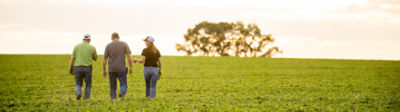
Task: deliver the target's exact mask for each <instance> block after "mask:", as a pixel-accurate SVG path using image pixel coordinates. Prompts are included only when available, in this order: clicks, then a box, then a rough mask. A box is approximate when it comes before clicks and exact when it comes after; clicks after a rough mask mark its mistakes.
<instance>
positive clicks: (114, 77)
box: [108, 72, 128, 99]
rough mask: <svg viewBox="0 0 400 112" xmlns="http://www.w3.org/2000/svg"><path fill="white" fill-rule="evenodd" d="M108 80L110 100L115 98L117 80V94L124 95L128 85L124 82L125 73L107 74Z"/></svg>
mask: <svg viewBox="0 0 400 112" xmlns="http://www.w3.org/2000/svg"><path fill="white" fill-rule="evenodd" d="M108 74H109V80H110V96H111V99H115V98H117V93H116V91H117V79H118V80H119V87H120V92H119V94H123V95H125V94H126V91H127V89H128V85H127V82H126V72H108Z"/></svg>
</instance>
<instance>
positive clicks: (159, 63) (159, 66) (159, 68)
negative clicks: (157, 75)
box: [157, 57, 161, 72]
mask: <svg viewBox="0 0 400 112" xmlns="http://www.w3.org/2000/svg"><path fill="white" fill-rule="evenodd" d="M157 62H158V71H159V72H161V57H159V58H158V61H157Z"/></svg>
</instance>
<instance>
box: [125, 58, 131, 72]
mask: <svg viewBox="0 0 400 112" xmlns="http://www.w3.org/2000/svg"><path fill="white" fill-rule="evenodd" d="M126 57H127V58H128V63H129V74H132V58H131V55H130V54H126Z"/></svg>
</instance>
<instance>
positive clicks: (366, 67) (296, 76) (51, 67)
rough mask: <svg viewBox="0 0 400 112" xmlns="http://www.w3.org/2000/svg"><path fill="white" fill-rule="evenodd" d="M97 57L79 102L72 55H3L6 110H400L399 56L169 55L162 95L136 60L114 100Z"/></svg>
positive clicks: (1, 91) (0, 68)
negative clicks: (151, 88)
mask: <svg viewBox="0 0 400 112" xmlns="http://www.w3.org/2000/svg"><path fill="white" fill-rule="evenodd" d="M98 57H99V59H98V60H97V61H95V62H94V63H93V76H92V77H93V81H92V92H91V98H90V99H89V100H79V101H78V100H76V97H75V94H74V85H75V82H74V76H73V75H71V74H69V60H70V55H5V54H3V55H0V85H1V86H0V104H1V110H2V111H360V112H361V111H399V110H400V61H394V60H392V61H390V60H340V59H294V58H240V57H201V56H199V57H190V56H163V57H162V62H163V68H162V73H163V74H162V76H161V78H160V79H159V81H158V84H157V96H156V98H155V99H148V98H146V97H145V82H144V79H143V65H140V64H134V65H133V68H134V71H133V74H128V76H127V77H128V91H127V95H126V98H125V99H119V98H118V99H116V100H111V99H110V96H109V81H108V77H107V78H104V77H103V76H102V74H101V73H102V61H103V58H102V57H103V56H101V55H99V56H98ZM133 57H139V56H133ZM82 89H83V88H82ZM118 92H119V87H118V90H117V93H118Z"/></svg>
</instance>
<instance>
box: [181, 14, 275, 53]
mask: <svg viewBox="0 0 400 112" xmlns="http://www.w3.org/2000/svg"><path fill="white" fill-rule="evenodd" d="M184 39H185V42H184V43H183V44H176V50H177V51H181V52H185V53H186V54H187V55H194V54H199V55H202V56H244V57H272V56H273V55H274V54H276V53H282V50H281V49H279V47H277V46H273V47H269V48H267V46H268V45H270V44H271V43H273V42H274V41H275V39H274V38H272V36H271V34H261V30H260V28H259V27H258V26H257V25H256V24H247V25H245V24H243V23H242V22H240V21H239V22H231V23H228V22H218V23H214V22H208V21H203V22H201V23H199V24H197V25H195V27H194V28H189V29H188V30H187V33H186V34H185V35H184Z"/></svg>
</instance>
